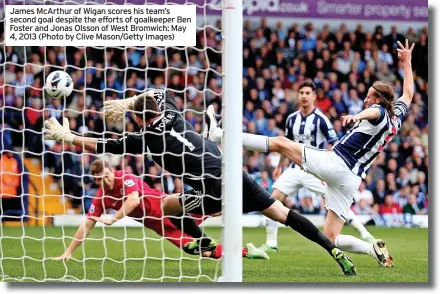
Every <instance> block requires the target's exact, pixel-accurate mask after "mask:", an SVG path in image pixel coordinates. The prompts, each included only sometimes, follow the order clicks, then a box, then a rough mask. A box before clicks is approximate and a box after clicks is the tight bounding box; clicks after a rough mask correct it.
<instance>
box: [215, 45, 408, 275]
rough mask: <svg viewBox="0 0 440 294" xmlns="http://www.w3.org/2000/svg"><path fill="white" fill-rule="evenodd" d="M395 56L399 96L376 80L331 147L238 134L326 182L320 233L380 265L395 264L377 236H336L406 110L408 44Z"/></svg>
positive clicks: (249, 147)
mask: <svg viewBox="0 0 440 294" xmlns="http://www.w3.org/2000/svg"><path fill="white" fill-rule="evenodd" d="M398 45H399V47H400V48H399V49H397V51H398V58H399V61H400V62H401V63H402V64H403V72H404V81H403V94H402V96H401V97H400V98H399V99H398V100H397V102H394V89H393V87H392V86H391V85H389V84H386V83H383V82H375V83H374V84H373V86H372V87H371V88H370V89H369V90H368V93H367V97H366V98H365V100H364V102H365V106H366V109H364V110H363V111H361V112H360V113H359V114H357V115H347V116H343V117H342V120H343V125H347V124H351V123H354V126H353V128H352V129H351V130H350V131H349V132H348V133H347V134H346V135H345V136H344V137H343V138H341V142H340V143H338V144H336V145H335V146H334V148H333V151H328V150H325V149H318V148H316V147H311V146H307V145H305V144H302V143H296V142H293V141H291V140H289V139H287V138H285V137H273V138H269V137H266V136H260V135H253V134H243V146H244V148H245V149H247V150H252V151H259V152H269V151H271V152H272V151H274V152H278V153H280V154H282V155H284V156H286V157H287V158H289V159H290V160H291V161H293V162H294V163H295V164H297V165H299V166H301V168H302V169H303V170H304V171H306V172H308V173H311V174H313V175H314V176H316V177H317V178H319V179H321V180H323V181H325V182H326V183H327V192H326V199H325V200H326V208H327V210H328V214H327V217H326V220H325V224H324V234H325V235H326V236H327V237H328V238H329V239H330V240H332V241H334V243H335V245H336V246H338V247H339V248H341V249H344V250H347V251H350V252H354V253H363V254H368V255H370V256H372V257H373V258H375V259H377V260H378V262H379V264H381V265H383V266H387V267H388V266H389V267H391V266H394V264H393V260H392V257H391V256H390V255H389V253H388V250H387V248H386V246H385V243H384V242H382V241H380V240H378V242H376V243H375V244H373V246H371V245H370V244H369V243H368V242H365V241H362V240H360V239H357V238H355V237H353V236H348V235H341V234H340V233H341V231H342V228H343V226H344V223H345V221H346V220H347V214H348V211H349V210H350V206H351V204H352V203H353V198H354V195H355V193H356V191H357V190H358V188H359V185H360V183H361V181H362V178H363V177H365V176H366V175H367V173H368V170H369V168H370V166H371V164H372V162H373V160H374V159H375V158H376V157H377V155H378V154H379V152H381V151H383V149H384V148H385V146H386V145H387V143H388V142H389V141H390V140H391V139H392V138H393V137H394V136H395V135H396V134H397V132H398V131H399V129H400V127H401V125H402V121H403V120H404V118H405V117H406V115H407V113H408V106H409V105H410V104H411V101H412V98H413V95H414V78H413V73H412V65H411V54H412V51H413V49H414V44H413V45H412V46H411V48H410V47H409V42H408V40H406V44H405V46H403V45H402V44H401V43H400V42H398ZM209 133H210V138H212V139H214V140H216V141H220V140H221V137H222V130H221V129H220V128H216V127H213V128H211V129H210V132H209Z"/></svg>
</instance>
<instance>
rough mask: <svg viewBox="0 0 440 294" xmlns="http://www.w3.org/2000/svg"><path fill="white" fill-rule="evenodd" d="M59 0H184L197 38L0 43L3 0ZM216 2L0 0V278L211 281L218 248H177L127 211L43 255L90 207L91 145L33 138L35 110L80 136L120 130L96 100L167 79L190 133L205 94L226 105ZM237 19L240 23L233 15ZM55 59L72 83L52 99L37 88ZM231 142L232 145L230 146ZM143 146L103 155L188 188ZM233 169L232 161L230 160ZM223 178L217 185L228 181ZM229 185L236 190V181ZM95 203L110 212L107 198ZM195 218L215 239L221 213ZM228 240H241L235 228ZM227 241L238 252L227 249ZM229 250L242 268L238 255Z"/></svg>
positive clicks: (127, 126) (125, 128)
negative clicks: (191, 43)
mask: <svg viewBox="0 0 440 294" xmlns="http://www.w3.org/2000/svg"><path fill="white" fill-rule="evenodd" d="M61 3H63V4H66V5H67V4H69V5H72V4H84V3H86V4H109V5H110V4H115V5H130V4H137V5H140V4H145V5H148V4H183V5H186V4H195V5H197V45H196V46H195V47H126V46H123V45H124V44H121V46H120V47H75V46H71V47H56V46H44V44H41V46H39V47H35V46H28V47H11V46H6V44H5V43H4V40H5V36H4V11H3V9H4V7H5V5H7V4H61ZM240 5H241V4H240ZM222 6H223V4H222V1H210V0H170V1H167V0H154V1H150V0H86V1H82V0H72V1H43V0H41V1H37V0H35V1H7V0H3V7H0V9H1V11H0V12H1V19H2V20H1V22H0V24H1V28H0V30H1V33H2V36H1V44H2V52H1V58H2V60H1V62H0V63H1V64H2V67H1V71H0V88H1V89H0V90H1V91H2V94H3V97H4V99H2V100H0V106H1V119H2V122H1V124H0V134H1V144H2V145H1V148H0V150H1V166H0V175H1V181H2V189H3V191H1V194H2V196H1V198H0V199H1V205H0V208H1V211H0V213H1V215H0V216H1V218H2V222H1V225H0V280H2V281H5V282H11V281H17V282H22V281H38V282H46V281H101V282H102V281H115V282H131V281H205V282H206V281H216V280H217V279H218V278H219V277H220V276H221V275H222V269H221V268H222V266H221V260H220V261H219V260H216V259H208V258H202V257H198V256H192V255H188V254H186V253H184V252H183V251H182V250H180V249H179V248H178V247H176V246H175V245H173V244H172V243H171V242H170V241H169V240H167V239H165V238H164V237H161V236H160V235H158V234H156V233H155V232H154V231H152V230H150V229H148V228H145V227H144V226H143V225H141V224H140V223H138V222H135V221H133V220H131V219H129V218H128V217H125V218H124V219H122V220H121V221H119V222H117V223H115V224H114V225H112V226H104V225H102V224H100V223H97V225H96V227H95V228H94V229H93V230H92V231H91V233H90V235H89V236H88V238H87V239H86V240H85V241H84V243H83V244H82V245H80V246H79V247H78V248H77V249H76V250H75V252H74V253H73V254H72V255H71V258H70V260H69V261H55V260H53V258H54V257H58V256H61V255H62V254H63V252H65V250H66V248H68V246H69V244H70V243H71V242H72V240H74V239H75V238H74V235H75V232H76V230H77V228H78V226H80V225H81V224H83V223H84V221H85V219H86V215H87V213H88V212H89V211H90V209H94V208H93V206H92V205H91V204H92V199H93V197H94V196H95V195H96V193H97V191H98V186H97V185H96V184H94V182H93V179H92V178H91V175H90V164H91V162H92V161H93V160H94V159H95V158H97V157H96V156H95V155H94V154H91V153H89V152H87V151H85V150H84V151H83V150H82V149H79V148H76V147H72V146H70V145H67V144H64V145H63V144H60V143H56V142H54V141H48V140H44V137H43V134H42V128H43V122H44V120H45V119H48V118H50V117H56V118H57V119H58V120H59V121H61V119H62V118H63V117H67V118H68V119H69V126H70V129H71V130H72V131H73V132H74V133H75V134H77V135H82V136H87V137H95V138H102V139H109V138H113V139H115V138H121V137H122V136H123V135H124V134H126V133H128V132H136V131H139V128H138V126H137V125H136V122H135V120H134V117H133V116H131V115H127V116H126V117H125V119H124V122H123V123H110V122H106V121H105V118H104V113H103V111H102V107H103V102H104V101H106V100H110V99H125V98H128V97H132V96H133V95H136V94H139V93H142V92H143V91H144V90H145V89H146V88H166V89H167V90H168V91H170V92H171V93H172V94H173V95H174V97H175V98H176V103H177V105H178V107H179V109H180V110H181V114H182V115H183V116H184V117H185V118H186V119H187V121H189V122H190V123H191V124H192V125H193V126H194V128H195V130H196V131H197V132H199V133H201V130H202V126H203V120H204V113H205V112H206V108H207V106H208V105H210V104H213V105H214V106H215V109H216V111H217V113H220V112H221V111H222V107H223V110H224V111H223V113H224V115H225V112H226V113H227V110H226V109H225V108H224V107H225V105H227V103H226V102H225V101H226V100H225V98H224V93H225V87H224V84H225V78H224V76H225V68H224V67H225V66H224V63H222V60H223V61H224V58H225V56H223V54H222V53H223V52H224V48H225V47H224V43H223V42H224V36H223V34H222V20H221V19H222ZM240 13H241V11H240ZM240 25H241V24H240ZM236 29H237V30H240V27H237V28H236ZM239 48H241V47H239ZM238 52H240V50H237V51H236V53H238ZM239 66H240V67H241V64H239ZM55 70H63V71H66V72H67V73H69V74H70V75H71V77H72V79H73V82H74V85H75V86H74V91H73V93H72V94H71V95H70V96H69V97H67V98H66V99H60V100H56V99H52V98H51V97H49V96H48V95H47V94H46V93H45V92H44V91H43V85H44V83H45V78H46V77H47V76H48V75H49V73H50V72H53V71H55ZM239 75H241V72H240V73H238V85H240V83H241V77H240V76H239ZM236 84H237V83H236ZM238 101H239V100H238ZM229 105H230V104H229ZM238 105H239V106H240V107H237V108H238V109H239V112H238V113H240V114H239V117H240V119H239V124H236V125H239V126H241V104H238ZM235 114H237V113H235ZM229 127H233V125H232V124H231V125H229ZM238 129H239V130H240V127H239V128H238ZM231 141H232V140H230V141H229V142H228V140H225V142H224V144H223V145H226V144H230V145H229V148H231V146H232V148H234V146H237V144H241V142H234V143H235V144H236V145H231ZM234 143H232V144H234ZM229 150H231V149H229ZM240 150H241V148H240ZM225 152H226V153H228V152H229V151H228V150H224V154H225ZM229 153H230V152H229ZM237 153H238V155H239V153H240V152H237ZM144 155H146V154H144ZM144 155H136V154H124V155H122V156H119V155H114V154H109V153H106V154H105V155H104V156H103V158H105V159H106V160H107V161H108V162H109V163H110V164H111V166H112V167H113V168H114V169H116V170H118V169H121V170H124V171H127V172H131V173H133V174H134V175H136V176H137V177H139V178H141V179H142V180H143V181H144V182H146V183H147V184H148V185H149V186H150V187H151V188H154V189H158V190H161V191H163V192H164V193H166V194H173V193H180V192H182V191H184V190H186V189H188V188H189V187H188V186H187V184H186V183H184V182H183V181H182V179H181V177H179V176H176V175H173V174H170V173H168V172H167V171H165V170H162V169H161V168H160V167H159V166H158V165H157V164H155V163H154V162H153V161H152V160H151V157H148V156H144ZM237 163H238V164H239V165H241V160H239V161H238V162H237V161H236V162H235V163H234V164H235V165H236V166H237ZM224 164H226V165H227V163H224ZM225 168H227V167H225ZM229 168H230V167H229ZM238 172H241V167H240V168H239V170H238ZM236 175H237V171H235V173H234V172H233V173H231V174H230V176H232V177H234V176H236ZM238 175H239V178H241V176H240V174H238ZM225 181H226V180H225ZM238 187H241V184H240V185H239V186H238ZM225 189H226V190H225V191H228V184H227V183H226V187H225ZM229 189H230V190H231V188H229ZM238 192H240V194H241V189H240V190H239V191H238ZM240 194H239V195H240ZM236 196H237V195H235V196H234V195H232V196H231V197H236ZM239 198H240V197H239ZM224 206H227V202H226V204H225V203H224ZM239 208H240V207H239ZM106 213H107V214H112V213H114V210H113V211H112V210H111V209H110V210H108V211H106ZM234 213H235V216H236V215H237V214H236V212H232V213H229V215H228V213H226V214H225V213H224V215H225V219H226V220H227V217H229V219H231V217H232V218H234ZM240 213H241V208H240ZM146 218H148V215H147V216H146ZM220 224H222V221H220ZM226 226H227V225H226ZM238 226H239V224H236V228H234V229H233V230H232V234H234V233H237V232H238V233H239V234H241V226H240V228H239V230H238V229H237V227H238ZM223 227H224V226H223ZM203 228H204V230H205V233H207V234H208V235H209V236H210V237H213V238H214V239H216V240H218V241H219V242H224V239H222V237H223V236H225V235H224V234H225V233H222V225H220V227H217V228H206V227H203ZM226 235H227V233H226ZM225 238H227V237H225ZM238 241H239V242H241V235H240V237H239V238H238ZM234 250H235V253H234ZM230 252H232V253H234V254H235V255H237V254H236V253H237V250H236V249H232V250H231V251H230ZM227 254H228V245H227V244H224V257H223V260H225V258H226V257H227ZM235 262H236V263H237V264H238V265H237V268H238V270H239V271H240V272H241V258H239V260H236V261H235ZM240 275H241V273H240ZM238 279H241V276H240V277H239V278H238Z"/></svg>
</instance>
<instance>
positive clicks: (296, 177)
mask: <svg viewBox="0 0 440 294" xmlns="http://www.w3.org/2000/svg"><path fill="white" fill-rule="evenodd" d="M272 187H273V188H274V189H277V190H279V191H280V192H281V193H283V194H285V195H286V196H287V197H292V196H293V197H294V196H295V195H296V194H297V193H298V190H299V189H301V188H302V187H305V188H307V189H308V190H309V191H311V192H314V193H316V194H318V195H320V196H321V195H322V196H324V194H325V193H326V185H325V182H323V181H321V180H320V179H318V178H316V177H315V176H313V175H311V174H308V173H306V172H305V171H303V170H302V169H301V168H300V167H299V166H298V165H295V167H289V168H287V169H286V170H285V171H284V172H283V173H282V174H281V176H280V177H279V178H278V180H276V181H275V183H274V184H273V186H272Z"/></svg>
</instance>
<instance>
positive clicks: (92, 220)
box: [55, 159, 269, 260]
mask: <svg viewBox="0 0 440 294" xmlns="http://www.w3.org/2000/svg"><path fill="white" fill-rule="evenodd" d="M90 172H91V174H92V176H93V180H94V182H95V183H96V184H97V185H98V186H99V189H98V192H97V193H96V195H95V196H94V198H93V201H92V204H91V206H90V208H89V211H88V214H87V219H86V221H85V222H84V223H83V224H82V225H80V226H79V228H78V230H77V232H76V234H75V237H74V239H73V241H72V242H71V243H70V246H69V247H68V248H67V249H66V251H65V252H64V253H63V254H62V255H61V256H59V257H56V258H55V260H69V259H70V258H71V256H72V253H73V252H74V251H75V249H76V248H77V247H78V246H80V245H81V244H82V242H83V241H84V239H85V238H86V237H87V236H88V235H89V233H90V231H91V230H92V229H93V228H94V227H95V225H96V222H101V223H103V224H105V225H112V224H114V223H115V222H116V221H118V220H120V219H121V218H123V217H124V216H129V217H131V218H132V219H133V220H135V221H138V222H140V223H142V224H143V225H144V226H145V227H147V228H149V229H151V230H153V231H155V232H156V233H157V234H158V235H159V236H162V237H164V238H165V239H166V240H168V241H170V242H171V243H173V244H174V245H175V246H177V247H179V248H181V249H182V250H183V251H185V252H186V253H188V254H191V255H199V254H201V255H202V256H203V257H208V258H214V259H219V258H221V257H222V245H221V244H218V243H217V242H216V241H214V240H212V239H211V238H208V237H207V236H205V235H204V234H203V233H202V232H201V230H200V228H199V227H198V226H197V224H200V223H201V222H202V221H203V220H204V219H205V218H204V217H203V216H202V215H193V214H192V215H191V221H190V222H188V218H186V219H184V220H183V225H196V226H197V228H193V229H194V230H196V231H198V235H197V236H190V235H188V234H185V233H184V232H182V230H180V229H179V228H178V227H180V225H181V223H182V221H181V220H180V219H177V218H168V217H164V215H163V213H162V209H161V205H162V201H163V199H164V198H166V197H167V196H168V195H167V194H164V193H162V192H161V191H159V190H155V189H152V188H150V187H149V186H148V184H147V183H145V182H144V181H142V180H141V179H140V178H138V177H136V176H135V175H133V174H131V173H128V172H126V171H123V170H117V171H114V170H113V169H112V168H111V167H110V165H109V164H108V163H107V162H106V161H103V160H100V159H97V160H95V161H93V162H92V164H91V166H90ZM107 209H114V210H117V212H116V213H115V214H114V215H113V217H112V218H105V217H102V216H101V215H102V214H103V213H104V212H105V211H106V210H107ZM188 217H189V216H188ZM193 219H194V220H196V222H197V224H196V222H194V221H193ZM200 236H202V238H204V239H207V240H208V242H209V243H208V246H206V248H204V249H203V250H199V244H198V242H197V240H196V238H199V237H200ZM242 256H243V257H246V258H249V259H269V257H268V255H267V254H266V253H265V252H264V251H262V250H259V249H257V248H255V246H254V245H253V244H251V243H249V244H247V245H246V247H244V248H243V249H242Z"/></svg>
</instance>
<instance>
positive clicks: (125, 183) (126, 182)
mask: <svg viewBox="0 0 440 294" xmlns="http://www.w3.org/2000/svg"><path fill="white" fill-rule="evenodd" d="M124 186H125V187H133V186H134V181H133V180H125V181H124Z"/></svg>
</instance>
